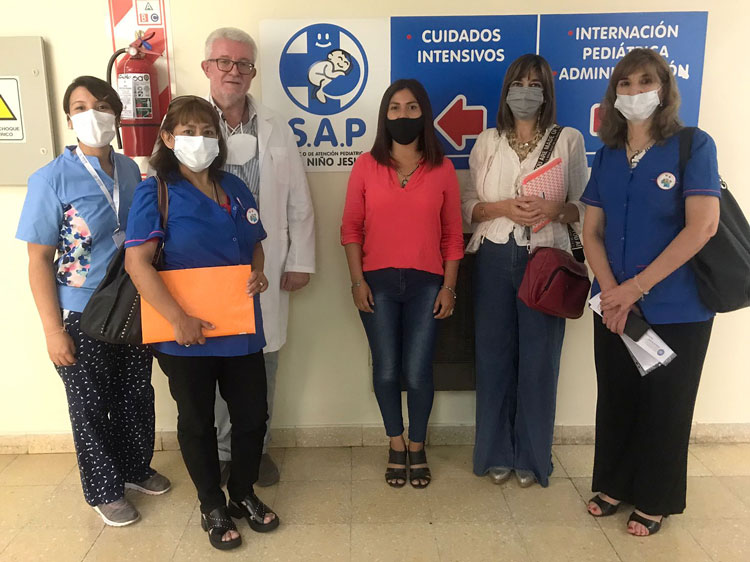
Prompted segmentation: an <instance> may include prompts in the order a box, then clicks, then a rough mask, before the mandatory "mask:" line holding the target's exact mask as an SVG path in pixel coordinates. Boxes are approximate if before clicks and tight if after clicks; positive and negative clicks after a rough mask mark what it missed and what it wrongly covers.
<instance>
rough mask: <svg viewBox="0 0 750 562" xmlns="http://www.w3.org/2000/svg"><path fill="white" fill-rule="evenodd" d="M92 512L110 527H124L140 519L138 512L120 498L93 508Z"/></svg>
mask: <svg viewBox="0 0 750 562" xmlns="http://www.w3.org/2000/svg"><path fill="white" fill-rule="evenodd" d="M94 511H96V512H97V513H98V514H99V515H100V516H101V518H102V519H103V520H104V522H105V523H106V524H107V525H110V526H112V527H124V526H125V525H130V524H131V523H135V522H136V521H138V519H140V518H141V514H140V513H138V510H137V509H136V508H135V507H133V504H131V503H130V502H129V501H128V500H126V499H125V498H120V499H119V500H117V501H113V502H112V503H100V504H99V505H96V506H94Z"/></svg>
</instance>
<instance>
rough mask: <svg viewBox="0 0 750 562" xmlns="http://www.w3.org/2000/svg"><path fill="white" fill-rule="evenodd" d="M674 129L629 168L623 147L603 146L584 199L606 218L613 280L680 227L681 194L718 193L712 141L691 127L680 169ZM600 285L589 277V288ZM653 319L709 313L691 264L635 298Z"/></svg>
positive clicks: (634, 269)
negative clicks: (691, 135) (639, 298)
mask: <svg viewBox="0 0 750 562" xmlns="http://www.w3.org/2000/svg"><path fill="white" fill-rule="evenodd" d="M679 162H680V143H679V135H673V136H672V137H670V138H669V139H667V140H666V141H665V142H664V143H663V144H658V145H654V146H653V147H651V149H650V150H649V151H648V152H646V154H645V155H644V156H643V158H641V160H640V162H639V163H638V165H637V166H636V167H635V168H634V169H632V170H631V168H630V165H629V163H628V159H627V156H626V154H625V150H624V149H612V148H608V147H606V146H605V147H603V148H601V149H600V150H599V151H598V152H597V153H596V157H595V158H594V163H593V165H592V167H591V178H590V180H589V183H588V185H587V186H586V190H585V191H584V193H583V196H582V197H581V201H583V202H584V203H586V204H587V205H592V206H595V207H600V208H601V209H603V210H604V214H605V218H606V226H605V234H604V245H605V249H606V251H607V258H608V259H609V265H610V267H611V268H612V273H613V274H614V276H615V279H617V282H618V283H623V282H624V281H626V280H627V279H629V278H631V277H633V276H634V275H636V274H637V273H639V272H641V271H643V270H644V269H645V268H646V267H647V266H648V265H649V264H650V263H651V262H652V261H654V259H656V257H657V256H658V255H659V254H661V252H662V251H664V248H666V247H667V246H668V245H669V244H670V243H671V242H672V240H674V239H675V237H676V236H677V235H678V234H679V232H680V231H681V230H682V229H683V228H684V227H685V198H687V197H690V196H691V195H710V196H715V197H721V186H720V184H719V171H718V164H717V159H716V145H715V144H714V141H713V139H712V138H711V137H710V136H709V135H708V134H707V133H705V132H704V131H701V130H700V129H696V131H695V136H694V138H693V145H692V150H691V154H690V160H689V161H688V163H687V165H686V167H685V176H684V177H682V178H681V177H680V170H679ZM599 291H600V288H599V285H598V283H596V282H595V283H594V287H593V288H592V294H596V293H598V292H599ZM638 305H639V306H640V308H641V310H642V311H643V314H644V316H645V317H646V320H647V321H648V322H650V323H651V324H672V323H684V322H701V321H704V320H708V319H710V318H712V317H713V316H714V313H713V311H711V310H709V309H708V308H706V306H705V305H704V304H703V302H702V301H701V300H700V297H699V296H698V289H697V285H696V280H695V274H694V273H693V271H692V269H691V268H690V264H685V265H683V266H682V267H680V268H678V269H677V270H675V271H674V272H673V273H672V274H671V275H669V276H668V277H667V278H666V279H664V280H663V281H661V282H660V283H657V284H656V285H655V286H654V287H653V288H652V289H651V291H650V292H649V294H648V295H645V296H644V298H643V300H642V301H639V302H638Z"/></svg>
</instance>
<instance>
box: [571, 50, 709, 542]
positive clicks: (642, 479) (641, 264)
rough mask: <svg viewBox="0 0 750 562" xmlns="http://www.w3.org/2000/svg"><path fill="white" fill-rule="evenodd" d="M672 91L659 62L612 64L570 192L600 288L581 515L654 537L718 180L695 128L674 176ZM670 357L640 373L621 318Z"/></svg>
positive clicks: (694, 358)
mask: <svg viewBox="0 0 750 562" xmlns="http://www.w3.org/2000/svg"><path fill="white" fill-rule="evenodd" d="M679 106H680V95H679V92H678V91H677V84H676V81H675V78H674V76H673V74H672V72H671V71H670V69H669V67H668V66H667V63H666V61H665V60H664V59H663V58H662V57H661V56H659V55H658V54H657V53H656V52H655V51H652V50H648V49H635V50H633V51H631V52H630V53H629V54H628V55H627V56H626V57H624V58H623V59H622V60H621V61H620V62H619V63H618V64H617V66H616V67H615V69H614V71H613V73H612V76H611V78H610V82H609V87H608V88H607V93H606V95H605V97H604V101H603V102H602V114H603V119H602V123H601V128H600V130H599V136H600V138H601V139H602V142H603V143H604V145H605V146H604V147H603V148H602V149H601V150H599V152H597V154H596V157H595V159H594V163H593V166H592V169H591V179H590V180H589V183H588V186H587V187H586V190H585V192H584V194H583V196H582V197H581V200H582V201H583V202H585V203H586V204H587V205H588V206H587V208H586V216H585V220H584V229H583V236H584V247H585V249H586V257H587V259H588V262H589V264H590V266H591V268H592V269H593V271H594V274H595V276H596V282H595V283H594V287H593V289H592V293H593V294H597V293H599V292H601V307H602V311H603V317H602V318H601V319H600V318H598V317H596V319H595V322H594V352H595V361H596V372H597V384H598V398H597V405H596V452H595V458H594V477H593V482H592V490H593V491H594V492H597V494H596V495H595V496H594V497H593V498H591V500H590V501H589V504H588V510H589V512H590V513H591V515H593V516H595V517H602V516H607V515H612V514H614V513H615V511H616V510H617V508H618V507H619V504H620V502H625V503H629V504H632V505H633V506H634V507H635V510H634V511H633V513H632V514H631V515H630V518H629V520H628V532H629V533H631V534H633V535H636V536H646V535H652V534H654V533H656V532H657V531H658V530H659V528H660V527H661V522H662V519H663V517H665V516H668V515H670V514H673V513H682V512H683V510H684V509H685V493H686V485H687V454H688V439H689V437H690V426H691V423H692V418H693V409H694V406H695V398H696V394H697V392H698V383H699V381H700V376H701V370H702V368H703V361H704V358H705V355H706V349H707V347H708V341H709V338H710V335H711V326H712V324H713V317H714V313H713V311H711V310H709V309H708V308H706V306H705V305H704V304H703V303H702V302H701V300H700V299H699V297H698V292H697V287H696V280H695V276H694V275H693V272H692V270H691V269H690V265H689V264H688V263H687V262H688V261H689V260H690V259H691V258H692V257H693V256H694V255H695V254H696V253H697V252H698V251H699V250H700V249H701V248H702V247H703V246H704V244H705V243H706V242H707V241H708V240H709V239H710V238H711V237H712V236H713V235H714V234H715V233H716V229H717V226H718V222H719V197H720V196H721V192H720V187H719V174H718V166H717V161H716V147H715V145H714V141H713V139H711V137H710V136H708V135H707V134H706V133H705V132H703V131H700V130H697V131H696V133H695V137H694V140H693V145H692V151H691V153H690V159H689V161H688V163H687V165H686V167H685V170H684V174H681V172H680V169H679V152H680V151H679V135H678V134H677V133H678V131H679V130H680V129H681V127H682V125H681V123H680V120H679V117H678V110H679ZM631 310H632V311H634V312H636V313H638V314H641V315H643V316H644V317H645V319H646V321H647V322H648V323H649V324H650V325H651V327H652V328H653V329H654V331H655V332H656V333H657V334H658V335H659V336H660V337H661V338H662V339H663V340H664V341H665V342H666V343H667V345H669V346H670V347H671V348H672V349H673V350H674V352H675V353H676V354H677V356H676V358H675V359H674V360H672V362H671V363H669V364H668V365H666V366H662V367H659V368H658V369H656V370H654V371H653V372H651V373H649V374H647V375H645V376H641V375H640V373H639V372H638V370H637V369H636V367H635V365H634V363H633V360H632V359H631V357H630V355H629V354H628V351H627V350H626V348H625V345H624V343H623V342H622V340H621V338H620V334H622V333H623V330H624V327H625V321H626V319H627V315H628V313H629V312H630V311H631Z"/></svg>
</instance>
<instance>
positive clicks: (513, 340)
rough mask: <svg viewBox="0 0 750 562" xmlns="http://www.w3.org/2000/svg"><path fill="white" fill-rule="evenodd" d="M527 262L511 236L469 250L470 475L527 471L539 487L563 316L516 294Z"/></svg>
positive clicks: (546, 459) (545, 474) (547, 466)
mask: <svg viewBox="0 0 750 562" xmlns="http://www.w3.org/2000/svg"><path fill="white" fill-rule="evenodd" d="M528 259H529V255H528V251H527V250H526V248H525V247H522V246H518V245H517V244H516V243H515V241H514V240H513V238H512V237H511V239H510V240H509V241H508V242H507V243H506V244H495V243H493V242H490V241H489V240H485V241H484V242H483V243H482V245H481V246H480V248H479V252H478V253H477V259H476V269H475V275H474V316H475V321H476V376H477V385H476V386H477V391H476V394H477V425H476V441H475V445H474V473H475V474H477V475H480V476H481V475H483V474H485V473H486V472H487V470H488V469H489V468H491V467H505V468H513V469H518V470H528V471H531V472H533V473H534V476H536V479H537V481H538V482H539V483H540V484H541V485H542V486H547V485H548V484H549V475H550V474H551V473H552V431H553V428H554V424H555V401H556V397H557V376H558V372H559V368H560V353H561V351H562V342H563V336H564V334H565V320H564V319H563V318H557V317H555V316H550V315H548V314H544V313H542V312H539V311H536V310H533V309H530V308H529V307H527V306H526V305H525V304H524V303H523V302H521V300H520V299H518V288H519V287H520V285H521V280H522V279H523V274H524V271H525V269H526V263H527V262H528Z"/></svg>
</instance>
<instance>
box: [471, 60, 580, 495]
mask: <svg viewBox="0 0 750 562" xmlns="http://www.w3.org/2000/svg"><path fill="white" fill-rule="evenodd" d="M556 128H557V125H556V124H555V92H554V79H553V76H552V71H551V69H550V67H549V64H548V63H547V61H545V60H544V59H543V58H542V57H540V56H538V55H531V54H529V55H523V56H521V57H519V58H518V59H516V60H515V61H514V62H513V63H511V65H510V67H509V68H508V71H507V73H506V75H505V80H504V82H503V88H502V93H501V97H500V108H499V110H498V116H497V128H495V129H489V130H487V131H484V132H483V133H482V134H481V135H480V136H479V138H478V139H477V142H476V144H475V146H474V149H473V150H472V152H471V157H470V159H469V164H470V167H471V172H472V180H473V182H472V186H471V187H470V188H469V189H467V190H465V191H464V193H463V196H462V206H463V212H464V217H465V219H466V221H467V222H470V223H473V224H474V235H473V237H472V238H471V241H470V242H469V246H468V248H467V251H468V252H476V253H477V259H476V269H475V272H474V306H475V322H476V378H477V382H476V392H477V419H476V441H475V446H474V473H475V474H476V475H478V476H483V475H485V474H489V475H490V477H491V478H492V480H493V481H494V482H495V483H498V484H501V483H503V482H505V481H506V480H507V479H508V478H510V476H511V473H512V472H513V471H515V473H516V476H517V478H518V481H519V484H520V485H521V486H522V487H527V486H531V485H532V484H533V483H534V482H539V484H541V485H542V486H544V487H546V486H547V485H548V483H549V476H550V474H551V473H552V461H551V450H552V430H553V427H554V419H555V400H556V394H557V376H558V371H559V366H560V353H561V350H562V342H563V335H564V333H565V320H564V319H562V318H558V317H555V316H550V315H547V314H544V313H542V312H539V311H536V310H533V309H531V308H529V307H527V306H526V305H525V304H524V303H523V302H521V301H520V300H519V299H518V288H519V286H520V284H521V280H522V278H523V275H524V271H525V268H526V264H527V262H528V258H529V253H530V252H531V251H533V250H534V249H535V248H537V247H540V246H544V247H555V248H560V249H563V250H566V251H570V240H569V236H568V224H570V225H571V226H573V227H574V229H575V230H578V231H579V232H580V226H581V225H580V222H581V219H582V218H583V211H584V205H583V204H582V203H580V202H579V198H580V196H581V193H582V192H583V189H584V187H585V186H586V180H587V176H588V173H587V164H586V153H585V148H584V145H583V136H582V135H581V133H580V132H578V131H577V130H575V129H572V128H564V129H562V131H560V132H559V138H558V140H557V143H556V144H555V146H554V149H553V151H552V154H551V156H550V160H553V159H555V158H557V157H560V158H562V161H563V166H564V169H565V173H564V180H565V188H566V190H567V198H566V201H565V202H555V201H551V200H546V199H542V198H539V197H535V196H524V195H523V193H522V190H521V181H522V180H523V178H524V177H525V176H527V175H528V174H530V173H531V172H532V171H533V170H534V168H535V167H536V165H537V162H538V160H539V155H540V153H541V151H542V148H543V147H544V145H545V142H546V141H547V138H548V137H549V136H550V134H551V133H552V132H553V130H555V129H556ZM545 219H546V220H549V221H551V222H550V223H549V224H547V225H546V226H545V227H543V228H542V229H541V230H539V231H538V232H535V233H534V232H532V231H531V229H530V227H531V226H532V225H534V224H536V223H538V222H540V221H541V220H545Z"/></svg>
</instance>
